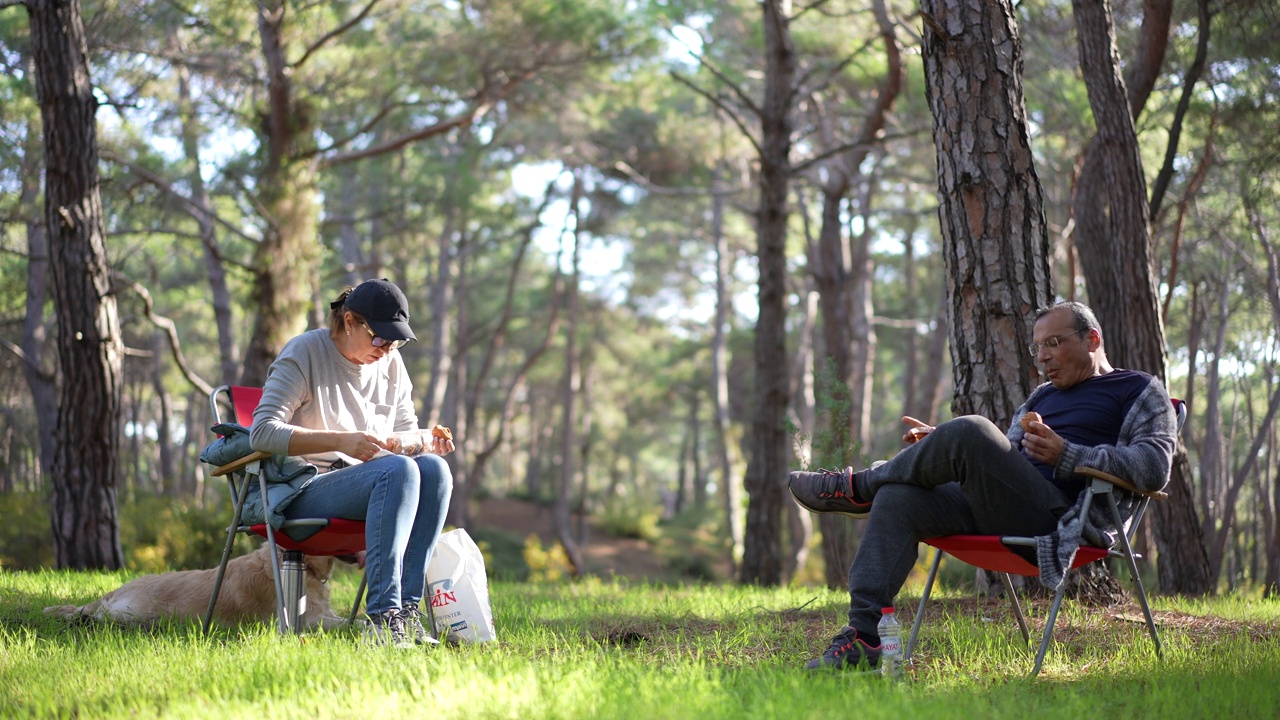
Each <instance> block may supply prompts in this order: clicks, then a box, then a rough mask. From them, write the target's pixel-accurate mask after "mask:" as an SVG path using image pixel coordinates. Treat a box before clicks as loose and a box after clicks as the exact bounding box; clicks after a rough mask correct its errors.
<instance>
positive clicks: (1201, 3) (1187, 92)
mask: <svg viewBox="0 0 1280 720" xmlns="http://www.w3.org/2000/svg"><path fill="white" fill-rule="evenodd" d="M1196 5H1197V6H1198V7H1199V9H1200V30H1199V37H1197V38H1196V56H1195V59H1194V60H1192V61H1191V67H1189V68H1187V74H1186V75H1185V76H1184V77H1183V83H1182V96H1181V97H1179V98H1178V108H1177V110H1175V111H1174V113H1173V123H1172V124H1171V125H1170V126H1169V145H1168V146H1167V147H1166V148H1165V150H1164V164H1162V165H1161V166H1160V172H1159V173H1158V174H1157V175H1156V181H1155V183H1154V184H1153V186H1152V188H1151V203H1150V204H1151V207H1150V209H1149V210H1148V211H1147V217H1148V218H1149V219H1150V220H1152V221H1154V220H1155V219H1156V215H1157V214H1158V213H1159V212H1160V205H1161V203H1163V202H1164V194H1165V191H1166V190H1168V188H1169V182H1170V181H1171V180H1172V179H1173V161H1174V158H1175V157H1177V154H1178V138H1179V137H1181V135H1182V121H1183V119H1184V118H1185V117H1186V115H1187V109H1188V108H1189V107H1190V106H1191V95H1192V89H1193V88H1194V87H1195V84H1196V81H1198V80H1199V79H1200V75H1201V74H1203V73H1204V66H1205V58H1206V57H1207V56H1208V54H1209V25H1210V23H1211V22H1212V20H1213V13H1212V12H1211V11H1210V10H1209V0H1198V2H1197V3H1196Z"/></svg>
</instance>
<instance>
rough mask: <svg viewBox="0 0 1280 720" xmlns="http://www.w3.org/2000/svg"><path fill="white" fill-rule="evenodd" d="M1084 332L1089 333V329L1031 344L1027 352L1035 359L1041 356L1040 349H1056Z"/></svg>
mask: <svg viewBox="0 0 1280 720" xmlns="http://www.w3.org/2000/svg"><path fill="white" fill-rule="evenodd" d="M1083 332H1089V328H1083V329H1080V330H1077V331H1075V332H1073V333H1067V334H1066V335H1054V336H1053V337H1047V338H1045V339H1044V340H1043V341H1041V342H1033V343H1031V344H1030V345H1028V346H1027V350H1028V351H1029V352H1030V353H1031V356H1032V357H1035V356H1037V355H1039V354H1040V348H1056V347H1058V346H1059V345H1061V344H1062V341H1063V340H1065V339H1067V338H1069V337H1071V336H1072V335H1079V334H1080V333H1083Z"/></svg>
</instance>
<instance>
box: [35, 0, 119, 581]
mask: <svg viewBox="0 0 1280 720" xmlns="http://www.w3.org/2000/svg"><path fill="white" fill-rule="evenodd" d="M27 10H28V12H29V14H30V21H31V43H32V51H33V55H34V59H35V67H36V94H37V96H38V98H39V101H40V117H41V119H42V121H43V123H44V148H45V166H46V173H45V227H46V230H47V231H48V233H49V252H50V268H51V269H52V273H53V285H52V287H53V298H54V311H55V312H56V314H57V317H58V364H59V367H60V368H61V372H62V384H61V385H60V386H59V392H58V427H57V433H56V435H57V451H56V454H55V455H54V463H53V469H52V470H53V541H54V557H55V562H56V563H57V566H58V567H59V568H72V569H89V568H95V569H96V568H101V569H109V570H115V569H119V568H120V567H122V566H123V564H124V554H123V552H122V551H121V548H120V537H119V525H118V520H117V517H116V488H117V485H118V483H119V467H118V462H119V455H120V393H121V382H122V379H121V375H122V365H123V355H124V344H123V342H122V340H121V336H120V320H119V317H118V315H117V311H116V301H115V296H114V295H113V294H112V293H111V283H110V273H109V270H108V268H107V257H106V248H105V247H104V244H103V240H104V230H103V220H102V201H101V198H100V196H99V191H98V135H97V125H96V118H95V115H96V112H97V107H98V103H97V100H95V99H94V96H93V89H92V87H91V84H90V82H89V61H88V48H87V46H86V43H85V34H84V23H83V18H82V15H81V11H80V3H79V2H78V0H30V1H29V2H28V3H27Z"/></svg>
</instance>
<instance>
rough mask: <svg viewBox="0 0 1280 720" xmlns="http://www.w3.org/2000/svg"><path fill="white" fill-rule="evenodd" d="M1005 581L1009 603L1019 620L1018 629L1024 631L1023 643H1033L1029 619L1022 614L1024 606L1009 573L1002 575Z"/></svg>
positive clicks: (1001, 577)
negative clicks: (1028, 623) (1028, 625)
mask: <svg viewBox="0 0 1280 720" xmlns="http://www.w3.org/2000/svg"><path fill="white" fill-rule="evenodd" d="M1000 579H1001V580H1003V581H1004V591H1005V592H1007V593H1009V603H1010V604H1012V605H1013V616H1014V618H1016V619H1017V620H1018V629H1019V630H1021V631H1022V642H1024V643H1028V644H1029V643H1030V642H1031V630H1030V629H1029V628H1027V618H1026V616H1025V615H1023V614H1022V604H1021V603H1019V602H1018V594H1017V593H1016V592H1014V591H1013V580H1012V579H1011V578H1010V577H1009V573H1000Z"/></svg>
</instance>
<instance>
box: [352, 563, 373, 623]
mask: <svg viewBox="0 0 1280 720" xmlns="http://www.w3.org/2000/svg"><path fill="white" fill-rule="evenodd" d="M367 587H369V571H368V570H365V571H364V572H362V573H360V588H359V589H358V590H356V601H355V602H353V603H351V617H349V618H347V624H348V625H354V624H355V621H356V613H358V612H360V601H361V600H364V591H365V588H367Z"/></svg>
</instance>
